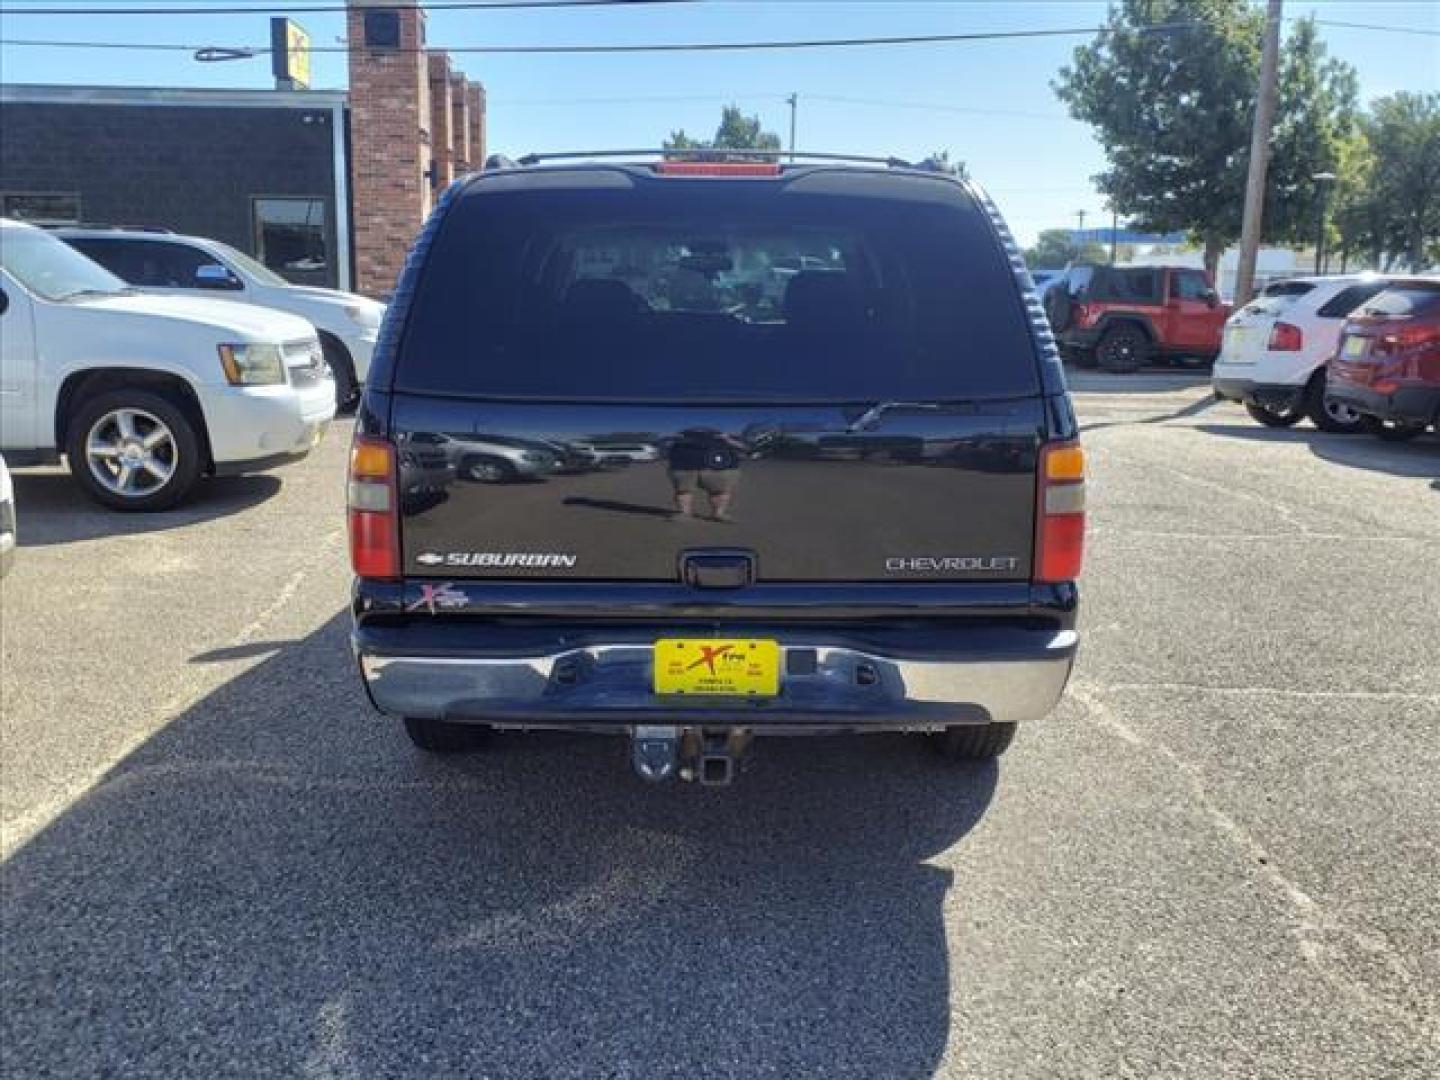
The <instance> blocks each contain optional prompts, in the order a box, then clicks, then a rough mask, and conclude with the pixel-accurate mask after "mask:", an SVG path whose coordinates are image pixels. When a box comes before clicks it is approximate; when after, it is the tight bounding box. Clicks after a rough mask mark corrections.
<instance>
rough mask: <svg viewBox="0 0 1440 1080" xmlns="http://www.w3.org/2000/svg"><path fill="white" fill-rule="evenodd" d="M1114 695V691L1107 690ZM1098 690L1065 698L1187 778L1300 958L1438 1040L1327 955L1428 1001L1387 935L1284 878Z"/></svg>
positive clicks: (1406, 1008)
mask: <svg viewBox="0 0 1440 1080" xmlns="http://www.w3.org/2000/svg"><path fill="white" fill-rule="evenodd" d="M1104 689H1106V690H1111V689H1114V687H1111V686H1107V687H1105V688H1104ZM1098 690H1099V688H1098V687H1096V688H1091V687H1086V686H1083V685H1078V684H1076V683H1071V684H1070V687H1069V689H1068V690H1067V691H1066V692H1067V694H1068V695H1069V696H1070V697H1071V698H1073V699H1074V700H1075V701H1076V702H1077V703H1079V704H1080V706H1081V707H1082V708H1083V709H1084V710H1085V714H1086V716H1088V717H1089V718H1090V720H1091V722H1092V723H1094V724H1095V726H1096V727H1099V728H1101V729H1103V730H1105V731H1107V732H1109V733H1110V734H1111V735H1114V736H1115V737H1117V738H1119V739H1120V740H1121V741H1123V742H1125V743H1128V744H1129V745H1131V746H1133V747H1136V748H1138V749H1142V750H1146V751H1149V752H1150V753H1152V754H1154V755H1156V756H1157V757H1159V758H1161V759H1162V760H1163V761H1165V762H1166V763H1167V764H1168V765H1170V766H1171V767H1172V768H1173V769H1174V770H1175V771H1177V772H1179V773H1180V774H1181V775H1182V776H1183V777H1184V779H1185V786H1186V787H1187V788H1189V790H1190V794H1191V796H1192V797H1193V799H1194V801H1195V802H1196V803H1197V804H1198V806H1199V807H1200V809H1201V811H1202V812H1203V813H1204V816H1205V818H1206V819H1207V820H1208V821H1209V822H1210V824H1211V825H1212V826H1213V827H1214V829H1215V831H1216V832H1217V833H1218V834H1219V835H1220V837H1221V838H1222V839H1224V840H1225V841H1226V842H1227V843H1228V844H1230V845H1231V846H1232V847H1234V848H1235V849H1236V851H1237V852H1238V853H1239V854H1240V855H1241V856H1242V857H1243V858H1244V860H1245V862H1246V864H1247V867H1248V869H1249V871H1250V872H1251V873H1257V874H1259V875H1260V876H1261V877H1263V878H1264V879H1265V880H1266V881H1268V882H1269V883H1270V885H1271V886H1272V887H1273V888H1274V890H1275V891H1276V892H1277V893H1278V894H1279V895H1280V896H1282V897H1283V898H1284V899H1285V901H1286V902H1287V904H1288V905H1289V907H1290V916H1291V919H1292V920H1293V923H1294V926H1293V933H1294V935H1295V939H1296V947H1297V949H1298V951H1299V953H1300V956H1301V958H1302V959H1303V960H1304V961H1305V962H1306V963H1307V964H1308V965H1309V966H1310V967H1311V968H1312V969H1313V970H1314V971H1315V972H1316V974H1318V975H1319V976H1320V978H1321V979H1322V980H1323V981H1324V982H1326V983H1327V984H1328V985H1330V986H1331V987H1332V988H1333V989H1335V990H1336V991H1337V992H1338V993H1340V994H1342V995H1344V996H1346V997H1349V998H1351V999H1352V1000H1354V1001H1356V1002H1358V1003H1359V1004H1361V1005H1363V1006H1365V1007H1366V1008H1369V1009H1374V1010H1378V1011H1381V1012H1383V1013H1385V1014H1386V1015H1388V1016H1390V1017H1391V1018H1393V1019H1395V1020H1398V1021H1400V1022H1402V1023H1403V1024H1404V1025H1405V1026H1406V1027H1409V1028H1410V1029H1412V1030H1413V1031H1415V1032H1416V1033H1417V1034H1419V1035H1420V1037H1421V1038H1422V1039H1423V1040H1425V1041H1434V1040H1435V1039H1436V1038H1437V1036H1440V1014H1435V1013H1433V1012H1430V1011H1428V1010H1427V1009H1426V1008H1425V1006H1424V1005H1423V1004H1421V1005H1419V1006H1412V1005H1411V1004H1410V1003H1409V1001H1404V1002H1401V1001H1394V1000H1391V998H1390V997H1387V996H1382V995H1380V994H1378V993H1376V992H1375V991H1374V990H1373V989H1372V988H1370V987H1369V986H1366V985H1365V984H1364V983H1362V982H1360V981H1358V980H1356V979H1353V978H1350V977H1349V976H1348V975H1347V974H1346V973H1345V972H1344V971H1343V970H1339V969H1337V968H1336V967H1334V966H1333V965H1332V964H1330V963H1329V960H1328V955H1327V954H1328V953H1333V951H1334V946H1333V945H1329V946H1327V941H1326V939H1327V938H1331V939H1333V938H1335V937H1343V938H1345V939H1347V940H1348V942H1349V944H1350V945H1351V946H1352V947H1353V948H1355V949H1356V950H1357V951H1359V952H1360V953H1363V954H1364V955H1366V956H1372V957H1377V958H1379V959H1380V960H1382V961H1383V962H1384V964H1385V967H1386V968H1387V969H1388V971H1389V972H1390V974H1391V976H1392V977H1393V979H1394V982H1395V983H1396V984H1398V985H1399V986H1402V987H1403V988H1404V990H1405V992H1406V998H1408V999H1410V1000H1414V1001H1418V1002H1421V1003H1423V1002H1426V1001H1428V1000H1429V999H1428V997H1427V995H1426V994H1425V992H1424V988H1423V983H1422V982H1421V981H1420V980H1419V979H1418V978H1417V977H1416V975H1415V973H1413V972H1412V971H1411V970H1410V968H1409V966H1408V965H1407V964H1406V962H1405V960H1404V959H1403V958H1402V957H1401V956H1400V955H1399V953H1398V952H1396V950H1395V948H1394V947H1393V946H1392V945H1391V944H1390V941H1389V939H1388V938H1386V937H1385V935H1384V934H1382V933H1380V932H1379V931H1376V930H1366V931H1363V932H1362V931H1359V930H1356V929H1354V928H1352V927H1350V926H1347V925H1346V924H1345V923H1343V922H1342V921H1341V920H1339V919H1338V918H1336V917H1335V916H1334V915H1333V914H1331V913H1330V912H1328V911H1326V910H1325V909H1324V908H1323V907H1321V905H1320V904H1319V903H1318V902H1317V901H1316V900H1315V899H1314V897H1312V896H1311V895H1310V894H1309V893H1307V892H1306V891H1305V890H1304V889H1302V888H1301V887H1300V885H1299V884H1298V883H1297V882H1296V881H1294V880H1293V879H1292V878H1290V877H1289V876H1288V875H1286V874H1285V873H1284V872H1283V871H1282V870H1281V869H1280V868H1279V867H1278V866H1277V865H1276V861H1275V859H1274V858H1273V857H1272V856H1271V854H1270V852H1269V850H1268V849H1267V848H1266V847H1265V846H1264V845H1263V844H1261V843H1260V841H1259V840H1258V839H1256V837H1255V836H1254V834H1252V833H1251V832H1250V831H1249V830H1248V829H1247V828H1246V827H1245V826H1244V825H1243V824H1242V823H1241V822H1240V821H1239V820H1238V819H1236V818H1234V817H1232V816H1231V815H1230V814H1229V813H1227V812H1226V811H1225V810H1224V809H1223V808H1222V807H1221V806H1220V804H1219V803H1218V802H1217V801H1216V800H1215V798H1214V797H1213V796H1212V795H1211V793H1210V790H1209V788H1208V787H1207V786H1206V784H1205V778H1204V776H1203V774H1202V772H1201V770H1200V768H1199V767H1198V766H1196V765H1194V764H1193V763H1192V762H1190V761H1187V760H1186V759H1185V758H1183V757H1181V756H1180V754H1179V753H1177V752H1176V751H1175V750H1174V749H1172V748H1171V747H1170V746H1168V745H1166V744H1165V743H1164V742H1161V741H1159V740H1156V739H1147V738H1145V737H1144V736H1143V735H1141V734H1140V733H1139V732H1138V731H1136V730H1135V729H1134V728H1132V727H1130V726H1129V725H1128V724H1126V723H1125V722H1124V721H1123V720H1121V719H1120V718H1119V717H1118V716H1116V715H1115V712H1114V710H1113V709H1111V708H1110V706H1108V705H1107V704H1105V703H1104V702H1103V701H1102V700H1100V698H1099V697H1098V696H1097V691H1098Z"/></svg>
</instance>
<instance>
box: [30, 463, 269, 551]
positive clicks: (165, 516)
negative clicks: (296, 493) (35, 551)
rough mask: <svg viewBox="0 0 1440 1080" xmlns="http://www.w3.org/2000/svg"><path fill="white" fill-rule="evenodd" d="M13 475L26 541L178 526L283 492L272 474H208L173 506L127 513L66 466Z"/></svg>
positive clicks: (64, 539) (60, 540)
mask: <svg viewBox="0 0 1440 1080" xmlns="http://www.w3.org/2000/svg"><path fill="white" fill-rule="evenodd" d="M14 481H15V507H16V513H17V516H18V517H19V520H20V543H21V545H22V546H23V547H40V546H45V545H49V544H72V543H74V542H76V541H77V540H98V539H102V538H104V537H107V536H122V535H129V534H139V533H152V532H163V531H165V530H167V529H178V528H181V527H182V526H185V525H194V524H196V523H197V522H201V521H210V520H211V519H213V518H218V517H225V516H227V515H229V514H238V513H240V512H241V511H243V510H248V509H249V508H250V507H252V506H258V505H259V504H260V503H263V502H265V501H266V500H267V499H269V498H271V497H272V496H274V495H275V494H276V493H277V492H279V490H280V484H281V481H280V478H279V477H277V476H271V475H269V474H260V475H253V476H226V477H210V478H206V479H204V480H201V481H200V483H198V484H196V485H195V490H194V492H193V493H192V494H191V497H190V498H189V500H188V501H186V502H185V503H183V504H182V505H180V506H178V507H176V508H175V509H174V510H165V511H162V512H160V513H155V514H126V513H120V512H118V511H115V510H107V509H105V508H104V507H103V506H99V505H97V504H96V503H94V502H92V501H91V500H90V499H88V498H87V497H86V496H85V495H84V494H83V493H82V492H81V491H80V489H79V488H78V487H76V486H75V481H73V480H71V479H70V476H69V474H68V473H66V472H63V471H60V472H43V473H28V474H27V473H16V474H14Z"/></svg>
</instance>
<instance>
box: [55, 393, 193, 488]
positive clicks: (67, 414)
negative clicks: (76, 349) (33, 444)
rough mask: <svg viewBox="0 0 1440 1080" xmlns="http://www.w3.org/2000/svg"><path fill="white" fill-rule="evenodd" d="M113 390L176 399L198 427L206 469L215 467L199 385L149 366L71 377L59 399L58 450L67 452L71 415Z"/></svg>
mask: <svg viewBox="0 0 1440 1080" xmlns="http://www.w3.org/2000/svg"><path fill="white" fill-rule="evenodd" d="M112 390H146V391H148V392H150V393H152V394H159V395H160V396H161V397H163V398H165V399H166V400H167V401H171V402H173V403H174V404H175V407H176V408H178V409H180V410H181V411H182V412H184V413H185V415H186V417H187V418H188V419H189V420H190V422H191V423H192V424H193V425H194V426H195V433H196V435H197V436H198V437H199V439H200V449H201V453H202V454H203V455H204V458H205V469H206V471H207V472H208V471H209V470H210V469H211V468H213V464H214V459H213V458H212V456H211V453H210V433H209V431H208V430H207V429H206V427H205V411H204V410H203V409H202V408H201V407H200V399H199V398H198V397H197V396H196V394H195V388H194V387H192V386H191V385H190V384H189V383H188V382H186V381H185V380H184V379H182V378H181V377H180V376H178V375H171V374H169V373H167V372H163V371H151V370H149V369H147V368H89V369H87V370H85V371H77V372H75V373H74V374H73V375H69V376H67V377H66V379H65V381H64V382H63V383H62V384H61V385H60V395H59V397H58V398H57V399H56V401H55V447H56V449H57V450H58V451H61V452H63V451H64V448H65V440H66V437H67V436H68V434H69V424H70V418H71V417H72V416H74V415H75V411H76V410H77V409H79V408H80V406H81V405H82V404H84V403H85V402H86V401H88V400H89V399H90V398H93V397H95V396H97V395H99V394H105V393H109V392H110V391H112Z"/></svg>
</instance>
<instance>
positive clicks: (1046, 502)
mask: <svg viewBox="0 0 1440 1080" xmlns="http://www.w3.org/2000/svg"><path fill="white" fill-rule="evenodd" d="M1037 486H1038V488H1039V492H1040V499H1039V505H1038V506H1037V507H1036V514H1035V580H1036V581H1040V582H1047V583H1056V582H1062V581H1074V580H1075V579H1076V578H1077V577H1079V576H1080V568H1081V565H1082V564H1083V563H1084V560H1085V451H1084V450H1082V449H1081V448H1080V444H1079V443H1075V442H1063V443H1051V444H1049V445H1046V446H1043V447H1041V448H1040V482H1039V484H1038V485H1037Z"/></svg>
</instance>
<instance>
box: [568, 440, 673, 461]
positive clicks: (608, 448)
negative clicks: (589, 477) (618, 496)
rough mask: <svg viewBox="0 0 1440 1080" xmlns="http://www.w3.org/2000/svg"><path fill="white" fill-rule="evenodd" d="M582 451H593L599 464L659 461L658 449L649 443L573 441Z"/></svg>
mask: <svg viewBox="0 0 1440 1080" xmlns="http://www.w3.org/2000/svg"><path fill="white" fill-rule="evenodd" d="M572 445H574V446H575V447H576V448H577V449H579V450H581V451H582V452H584V453H593V454H594V455H595V457H596V460H597V461H599V463H600V464H601V465H630V464H632V463H643V462H647V461H659V460H660V451H659V449H658V448H656V447H654V446H651V445H650V444H649V443H574V444H572Z"/></svg>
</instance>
